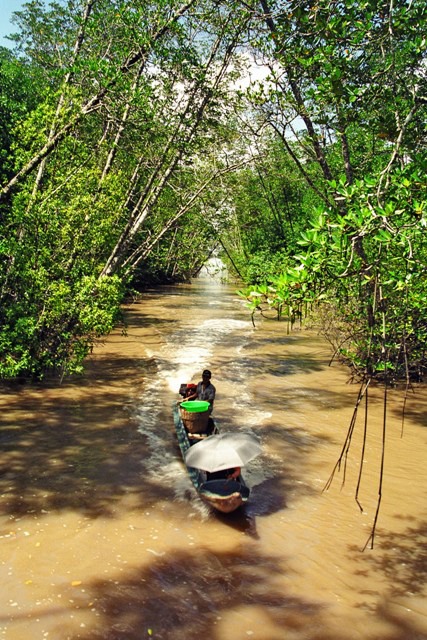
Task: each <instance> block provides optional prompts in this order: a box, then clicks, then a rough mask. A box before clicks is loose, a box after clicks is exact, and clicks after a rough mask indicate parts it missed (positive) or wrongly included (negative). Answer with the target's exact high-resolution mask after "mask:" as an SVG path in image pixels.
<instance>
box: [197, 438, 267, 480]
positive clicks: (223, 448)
mask: <svg viewBox="0 0 427 640" xmlns="http://www.w3.org/2000/svg"><path fill="white" fill-rule="evenodd" d="M260 453H261V445H260V443H259V440H258V438H256V437H255V436H254V435H252V434H251V433H243V432H240V431H239V432H236V433H234V432H232V431H227V432H226V433H220V434H217V435H213V436H209V437H208V438H205V439H204V440H201V441H200V442H197V444H193V445H192V446H191V447H190V448H189V449H188V451H187V453H186V454H185V464H186V465H187V466H188V467H193V468H196V469H203V470H204V471H210V472H211V473H212V472H214V471H221V470H222V469H232V468H234V467H243V466H244V465H245V464H247V463H248V462H249V461H250V460H253V458H256V456H259V454H260Z"/></svg>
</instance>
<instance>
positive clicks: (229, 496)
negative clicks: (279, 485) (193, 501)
mask: <svg viewBox="0 0 427 640" xmlns="http://www.w3.org/2000/svg"><path fill="white" fill-rule="evenodd" d="M173 418H174V424H175V430H176V435H177V438H178V444H179V448H180V449H181V454H182V458H183V460H184V464H185V454H186V452H187V451H188V449H190V447H191V444H190V440H189V437H188V434H187V431H186V429H185V427H184V423H183V421H182V417H181V410H180V408H179V406H178V405H176V404H175V405H174V407H173ZM217 433H219V429H218V427H217V425H216V424H215V423H214V421H213V419H212V418H209V425H208V432H207V434H206V435H204V434H200V435H199V434H191V437H192V439H194V440H196V441H197V440H200V439H202V438H203V437H207V435H211V434H217ZM186 467H187V471H188V475H189V476H190V479H191V481H192V483H193V485H194V487H195V489H196V491H197V493H198V494H199V496H200V498H201V499H202V500H203V501H204V502H205V503H206V504H208V505H209V506H211V507H213V508H214V509H216V510H217V511H220V512H221V513H231V512H232V511H235V510H236V509H238V508H239V507H240V506H242V505H243V504H244V503H245V502H247V500H248V498H249V493H250V490H249V487H247V486H246V484H245V481H244V480H243V478H242V475H239V476H238V478H237V479H235V480H227V479H225V478H220V479H215V480H209V473H207V472H206V471H202V470H201V469H194V468H193V467H188V466H187V465H186Z"/></svg>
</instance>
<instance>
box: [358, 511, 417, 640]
mask: <svg viewBox="0 0 427 640" xmlns="http://www.w3.org/2000/svg"><path fill="white" fill-rule="evenodd" d="M355 551H357V552H358V553H359V563H358V564H359V569H358V571H357V574H358V575H369V573H373V574H375V575H380V576H383V577H384V579H385V580H386V582H387V585H389V587H388V593H387V596H386V597H384V598H383V599H382V600H381V602H380V603H379V605H378V606H377V608H376V615H377V616H378V617H379V618H380V619H382V620H384V621H386V622H387V623H389V624H390V625H392V627H393V631H392V632H391V633H390V634H389V635H388V636H387V640H409V639H410V640H427V624H426V622H425V614H424V615H422V613H421V612H420V615H419V616H417V615H415V616H414V612H417V610H418V608H419V602H420V600H424V599H425V593H426V584H427V522H420V523H418V524H417V525H416V526H415V525H414V526H412V527H407V529H406V530H405V531H403V532H399V533H397V532H390V531H378V533H377V543H376V546H375V548H374V550H365V552H364V553H363V554H360V549H356V548H354V547H351V548H350V553H354V552H355ZM360 595H361V601H360V604H359V605H358V606H359V607H360V608H361V609H366V606H367V605H366V603H365V595H366V594H365V593H364V592H361V594H360ZM413 598H415V600H414V609H413V611H412V612H411V601H412V599H413ZM408 611H409V612H411V615H408ZM421 611H422V610H421ZM421 627H422V628H421Z"/></svg>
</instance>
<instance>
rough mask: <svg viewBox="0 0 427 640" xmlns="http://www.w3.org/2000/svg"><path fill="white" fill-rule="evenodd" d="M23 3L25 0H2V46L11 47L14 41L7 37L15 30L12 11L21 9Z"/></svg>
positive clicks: (0, 8)
mask: <svg viewBox="0 0 427 640" xmlns="http://www.w3.org/2000/svg"><path fill="white" fill-rule="evenodd" d="M22 5H23V0H0V46H2V47H10V46H11V45H12V42H11V41H10V40H7V39H6V36H9V35H10V34H11V33H13V32H14V30H15V29H14V26H13V24H12V23H11V22H10V19H11V17H12V13H13V12H14V11H19V10H20V9H21V7H22Z"/></svg>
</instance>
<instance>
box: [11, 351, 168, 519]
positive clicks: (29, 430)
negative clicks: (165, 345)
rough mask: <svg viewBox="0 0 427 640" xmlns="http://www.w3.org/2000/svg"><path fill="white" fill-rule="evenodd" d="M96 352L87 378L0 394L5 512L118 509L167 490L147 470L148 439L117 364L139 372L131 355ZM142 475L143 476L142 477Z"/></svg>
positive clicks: (109, 511) (90, 514)
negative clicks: (136, 418) (122, 502)
mask: <svg viewBox="0 0 427 640" xmlns="http://www.w3.org/2000/svg"><path fill="white" fill-rule="evenodd" d="M102 365H103V360H102V358H99V363H98V366H97V368H96V371H94V372H92V376H91V377H90V379H85V378H82V379H81V380H79V381H74V382H67V383H65V384H64V385H62V386H61V385H56V386H54V385H48V384H45V385H32V386H31V385H26V386H25V387H23V388H22V389H11V388H10V389H5V388H3V389H2V391H3V393H2V394H1V396H0V403H1V405H0V406H1V408H2V410H1V411H0V448H1V451H2V458H1V464H0V494H2V501H1V509H2V512H3V513H9V514H11V515H13V516H20V515H23V514H25V513H34V512H38V513H41V512H42V511H44V512H46V511H55V510H63V509H74V510H76V511H78V512H80V513H83V514H84V515H85V516H88V517H98V516H101V515H102V516H104V517H113V516H114V511H115V507H116V503H117V502H118V501H120V500H121V499H122V498H123V496H124V495H129V494H132V495H134V497H135V502H136V505H135V506H137V504H138V502H140V504H141V506H146V505H147V500H148V501H149V500H150V495H151V493H152V499H153V500H161V499H162V498H169V497H170V489H169V488H168V487H164V488H162V487H161V486H159V484H158V483H155V480H151V479H150V476H149V475H148V474H145V475H144V476H143V471H144V460H145V459H146V457H147V447H146V443H145V439H144V437H143V436H142V435H141V434H140V433H138V430H137V428H136V424H135V422H134V420H133V419H132V416H131V415H130V414H129V410H132V406H131V403H130V400H128V399H127V398H126V396H124V395H123V388H122V387H120V383H119V382H117V380H118V378H117V377H116V376H115V371H120V375H121V376H122V377H123V376H126V374H129V375H130V376H134V379H136V371H135V368H133V367H131V366H130V365H129V361H124V360H123V359H121V358H116V359H112V358H111V357H110V356H109V357H108V367H106V368H104V369H103V366H102ZM142 477H143V478H144V479H143V482H142Z"/></svg>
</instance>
